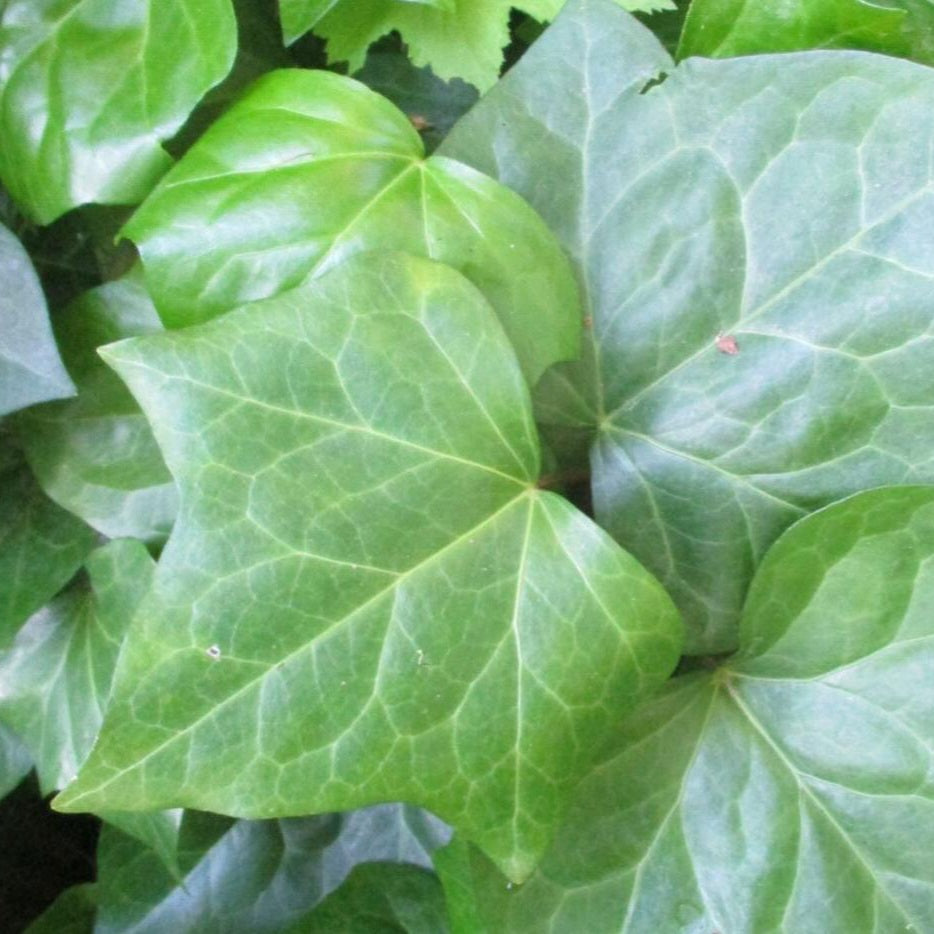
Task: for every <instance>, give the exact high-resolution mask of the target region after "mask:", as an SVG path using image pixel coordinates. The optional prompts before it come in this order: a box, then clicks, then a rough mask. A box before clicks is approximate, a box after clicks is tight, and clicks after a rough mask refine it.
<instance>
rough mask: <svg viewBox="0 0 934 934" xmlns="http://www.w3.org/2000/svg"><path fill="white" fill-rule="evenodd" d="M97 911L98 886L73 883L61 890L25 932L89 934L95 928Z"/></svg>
mask: <svg viewBox="0 0 934 934" xmlns="http://www.w3.org/2000/svg"><path fill="white" fill-rule="evenodd" d="M96 913H97V886H96V885H93V884H91V883H84V884H82V885H73V886H71V887H70V888H67V889H65V890H64V891H63V892H61V894H60V895H59V896H58V898H56V899H55V901H54V902H52V904H51V905H49V907H48V908H47V909H46V910H45V911H43V912H42V914H41V915H39V917H38V918H36V920H35V921H33V922H32V924H30V925H29V927H28V928H26V930H25V931H24V934H88V932H90V931H93V930H94V917H95V915H96Z"/></svg>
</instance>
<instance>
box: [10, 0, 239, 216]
mask: <svg viewBox="0 0 934 934" xmlns="http://www.w3.org/2000/svg"><path fill="white" fill-rule="evenodd" d="M236 40H237V33H236V22H235V20H234V14H233V9H232V8H231V5H230V0H8V2H7V3H6V4H5V6H4V7H3V8H2V9H0V135H2V137H3V148H2V150H0V178H2V179H3V184H4V185H5V186H6V188H7V189H8V190H9V192H10V194H11V195H13V197H14V198H15V199H16V201H17V202H18V203H19V205H20V206H21V207H22V208H23V209H24V210H25V211H26V212H27V213H29V214H30V215H31V216H32V217H33V218H34V219H35V220H37V221H39V223H41V224H48V223H49V222H50V221H52V220H54V219H55V218H56V217H58V216H59V215H60V214H63V213H64V212H65V211H67V210H69V209H70V208H73V207H76V206H77V205H80V204H86V203H88V202H102V203H106V204H135V203H137V202H139V201H141V200H142V199H143V198H144V197H145V196H146V195H147V194H148V192H149V191H150V190H151V189H152V186H153V185H154V184H155V182H156V181H157V180H158V178H159V176H160V175H162V174H163V173H164V172H165V170H166V169H167V168H168V167H169V166H170V165H171V160H170V159H169V156H168V155H167V153H166V152H165V151H164V150H163V149H162V146H161V143H162V142H163V141H164V140H166V139H168V138H169V137H171V136H173V135H174V133H175V132H176V131H177V130H178V129H179V127H181V125H182V123H183V122H184V121H185V119H186V118H187V117H188V114H189V113H190V112H191V111H192V110H193V109H194V107H195V105H196V104H197V103H198V100H199V99H200V98H201V97H202V95H203V94H204V93H205V92H206V91H207V90H208V89H209V88H210V87H212V86H213V85H215V84H217V83H218V82H219V81H220V80H221V79H222V78H223V77H224V75H226V74H227V72H228V71H229V70H230V67H231V65H232V63H233V60H234V54H235V52H236Z"/></svg>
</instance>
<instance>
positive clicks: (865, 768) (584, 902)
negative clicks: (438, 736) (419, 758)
mask: <svg viewBox="0 0 934 934" xmlns="http://www.w3.org/2000/svg"><path fill="white" fill-rule="evenodd" d="M932 600H934V491H932V490H931V489H930V488H921V487H903V488H888V489H880V490H873V491H870V492H867V493H862V494H858V495H856V496H854V497H852V498H850V499H848V500H845V501H843V502H841V503H838V504H836V505H833V506H830V507H828V508H827V509H825V510H822V511H820V512H818V513H816V514H814V515H812V516H810V517H808V518H807V519H804V520H803V521H801V522H800V523H798V524H797V525H795V526H794V527H793V528H792V529H791V530H789V531H788V532H787V533H786V534H785V535H784V536H783V537H782V538H781V539H780V540H779V541H778V542H777V544H776V545H775V546H774V547H773V548H772V550H771V551H770V552H769V554H768V556H767V557H766V559H765V560H764V562H763V563H762V566H761V568H760V569H759V572H758V574H757V576H756V579H755V581H754V583H753V585H752V589H751V591H750V595H749V600H748V603H747V605H746V608H745V611H744V615H743V624H742V630H741V636H742V638H741V649H740V652H739V654H738V655H737V656H736V657H735V659H733V660H731V661H730V662H728V663H727V664H726V665H725V666H724V667H723V668H721V669H720V670H718V671H715V672H713V673H712V674H706V673H705V674H695V675H689V676H685V677H680V678H676V679H674V680H673V681H672V682H670V684H669V685H668V687H667V689H666V691H665V692H664V693H663V694H661V695H660V696H659V697H658V698H657V699H653V700H652V701H650V702H649V703H648V704H646V705H645V706H644V707H643V708H641V709H640V711H638V712H637V713H636V714H635V715H633V716H632V717H631V718H630V719H629V721H628V722H627V725H626V727H625V729H624V738H625V741H626V745H625V746H624V748H623V751H622V752H621V753H619V754H618V755H617V756H616V757H615V758H612V759H610V760H609V761H607V762H605V763H604V764H602V765H601V766H600V767H599V768H597V769H596V770H595V771H594V773H593V774H592V775H591V776H590V777H588V778H587V779H586V781H585V782H584V783H582V785H581V787H580V789H579V791H578V794H577V795H576V798H575V801H576V804H575V806H574V807H573V808H572V810H571V812H570V813H569V815H568V819H567V821H566V822H565V825H564V828H563V830H562V831H561V833H560V834H559V835H558V838H557V839H556V841H555V844H554V846H553V847H552V850H551V851H550V854H549V855H548V856H547V857H546V858H545V860H544V862H543V863H542V866H541V869H540V871H539V872H538V873H536V875H535V876H534V877H533V878H532V880H530V881H529V882H528V883H527V885H526V886H524V887H523V888H521V889H519V890H515V891H512V892H510V891H507V889H506V886H505V883H504V880H503V879H502V877H501V876H498V874H497V873H496V872H495V871H494V870H493V869H492V867H490V866H489V864H488V863H485V861H484V860H483V859H482V858H481V857H479V856H478V855H476V854H473V855H471V854H467V853H465V852H464V850H463V849H462V848H461V849H460V850H458V848H457V847H455V848H453V849H452V850H450V851H448V852H446V853H445V854H444V855H443V856H441V857H440V862H441V865H442V870H443V875H442V877H443V878H445V876H446V882H447V883H450V884H452V886H453V888H452V891H454V892H456V893H458V894H457V899H456V902H455V907H456V910H457V911H459V912H460V915H461V917H465V918H469V917H470V916H471V915H470V913H469V912H470V911H473V912H479V916H480V917H481V918H483V917H487V918H492V919H495V928H496V930H502V931H519V930H521V931H528V930H545V929H550V930H567V929H570V928H573V929H580V930H587V931H593V932H595V934H600V932H604V931H605V932H610V931H613V932H618V931H626V932H635V931H675V930H678V931H680V930H698V931H705V930H718V931H722V932H724V934H734V932H740V931H767V930H789V931H803V930H814V931H829V932H838V931H839V932H850V931H866V932H879V934H882V932H887V931H902V930H906V929H907V930H915V931H927V930H931V928H932V925H934V863H932V860H931V854H930V846H929V841H930V840H931V839H932V838H934V787H932V783H931V777H930V776H931V774H932V765H934V762H932V752H931V750H932V740H934V735H932V723H934V690H932V689H931V684H930V674H929V673H930V670H931V666H932V664H934V625H932V619H931V613H930V606H931V603H932ZM488 913H489V914H488ZM474 917H476V915H474ZM455 929H458V928H457V927H455ZM478 929H480V930H485V929H492V927H490V928H486V927H480V928H478Z"/></svg>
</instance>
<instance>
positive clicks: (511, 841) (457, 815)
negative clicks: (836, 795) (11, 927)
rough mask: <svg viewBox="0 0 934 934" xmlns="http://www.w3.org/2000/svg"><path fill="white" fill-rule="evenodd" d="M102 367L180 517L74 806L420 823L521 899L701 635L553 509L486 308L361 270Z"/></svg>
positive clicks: (464, 286) (608, 545)
mask: <svg viewBox="0 0 934 934" xmlns="http://www.w3.org/2000/svg"><path fill="white" fill-rule="evenodd" d="M105 356H106V358H107V359H108V361H109V362H111V363H112V364H113V365H114V367H115V368H116V369H117V370H118V372H120V374H121V375H122V376H123V378H124V379H125V380H126V381H127V382H128V384H129V385H130V387H131V389H132V390H133V392H134V394H135V395H136V397H137V398H138V399H139V401H140V403H141V404H142V406H143V409H144V411H145V412H146V414H147V415H148V417H149V418H150V420H151V422H152V423H153V426H154V429H155V433H156V437H157V439H158V440H159V443H160V446H161V447H162V450H163V453H164V455H165V457H166V462H167V463H168V465H169V469H170V470H171V471H172V473H173V475H174V476H175V478H176V481H177V482H178V484H179V488H180V491H181V510H180V515H179V519H178V521H177V523H176V525H175V528H174V530H173V532H172V535H171V536H170V538H169V542H168V544H167V545H166V548H165V551H164V552H163V555H162V558H161V561H160V563H159V568H158V570H157V573H156V578H155V583H154V586H153V590H152V592H151V594H150V597H149V598H148V599H146V600H145V601H144V603H143V604H142V605H141V607H140V611H139V612H138V614H137V618H136V621H135V623H134V627H133V629H132V632H131V634H130V636H129V637H128V640H127V643H126V646H125V648H124V651H123V655H122V664H121V670H120V677H119V683H118V685H117V686H116V688H115V692H114V699H113V701H112V703H111V706H110V708H109V710H108V714H107V720H106V722H105V724H104V727H103V729H102V732H101V737H100V740H99V743H98V745H97V747H96V749H95V751H94V753H92V756H91V759H90V760H89V762H88V763H87V764H86V765H85V767H84V769H83V770H82V772H81V774H80V775H79V777H78V779H77V781H76V783H74V784H73V785H71V786H70V787H69V788H68V789H67V790H66V791H65V792H64V793H63V794H62V795H61V796H60V797H59V798H58V799H57V806H58V807H59V808H61V809H65V810H82V809H88V808H96V807H103V806H106V807H108V808H119V809H127V810H129V809H147V808H159V807H166V806H175V805H181V806H185V807H193V808H199V809H204V810H211V811H217V812H222V813H228V814H233V815H237V816H244V817H273V816H281V815H290V814H302V813H314V812H324V811H333V810H346V809H349V808H354V807H358V806H362V805H365V804H369V803H372V802H376V801H382V800H405V801H409V802H412V803H417V804H420V805H422V806H424V807H426V808H429V809H431V810H432V811H434V812H435V813H437V814H438V815H439V816H441V817H442V818H443V819H444V820H446V821H447V822H448V823H451V824H454V825H456V826H458V827H459V828H460V829H461V830H462V831H463V832H464V833H465V834H466V835H467V836H468V837H469V838H471V839H473V840H475V841H476V842H478V843H479V844H480V845H481V846H482V847H483V848H484V849H485V850H486V851H487V852H489V853H490V854H491V856H492V857H493V858H494V859H495V860H496V861H497V863H498V864H499V865H500V866H501V867H502V868H503V870H504V871H505V872H506V873H507V874H508V875H510V876H511V877H515V878H521V877H523V876H525V875H527V874H528V872H529V871H530V870H531V868H532V866H533V865H534V863H535V861H536V859H537V858H538V856H539V855H540V853H541V852H542V850H543V848H544V846H545V845H546V844H547V842H548V839H549V837H550V833H551V828H552V826H553V825H554V824H555V822H556V821H557V820H558V818H559V816H560V813H561V811H562V810H563V806H564V801H565V799H566V798H567V796H568V794H569V792H570V790H571V789H572V788H573V787H574V785H575V784H576V782H577V781H578V779H579V778H580V777H581V776H582V775H583V774H584V773H586V771H587V769H588V768H589V766H590V764H591V761H592V758H593V755H594V754H595V751H596V750H597V749H599V747H600V744H601V743H602V742H603V740H604V738H605V737H606V736H608V735H609V734H610V733H611V731H612V729H613V726H614V724H616V723H618V720H619V716H620V712H621V711H622V710H624V709H626V708H627V707H629V706H630V705H632V704H633V703H635V702H636V701H637V700H638V699H640V698H641V697H643V696H644V695H645V693H646V692H647V691H649V690H650V689H652V688H653V687H655V686H656V685H657V684H658V683H659V682H660V681H661V680H663V679H664V678H665V677H666V675H667V674H668V673H669V672H670V670H671V669H672V667H673V665H674V663H675V661H676V659H677V657H678V651H679V643H680V623H679V621H678V619H677V615H676V613H675V611H674V609H673V607H672V606H671V603H670V601H669V600H668V597H667V595H666V594H665V593H664V591H663V590H662V589H661V587H659V585H658V584H657V583H656V582H655V581H654V579H652V578H651V577H650V576H649V575H648V574H647V573H646V572H645V571H644V570H643V569H642V568H641V567H640V566H639V565H638V564H637V563H636V562H635V561H633V560H632V559H631V558H630V557H629V556H628V555H627V554H626V553H625V552H623V551H622V550H621V549H620V548H619V547H618V546H616V545H615V544H614V543H613V542H612V540H611V539H610V538H609V536H607V535H605V534H604V533H603V532H602V531H601V530H600V529H598V528H597V527H596V526H595V525H593V524H592V523H591V522H590V521H589V520H588V519H587V518H586V517H585V516H583V515H582V514H580V513H578V512H577V511H576V510H575V509H574V508H573V507H572V506H571V505H570V504H569V503H568V502H567V501H565V500H563V499H560V498H559V497H558V496H556V495H555V494H553V493H548V492H542V491H540V490H537V489H536V488H535V485H534V484H535V481H536V479H537V472H538V461H539V448H538V441H537V438H536V435H535V428H534V425H533V423H532V417H531V408H530V402H529V398H528V391H527V389H526V387H525V384H524V382H523V380H522V377H521V373H520V372H519V369H518V366H517V364H516V361H515V357H514V355H513V353H512V350H511V348H510V347H509V344H508V341H507V340H506V337H505V335H504V333H503V331H502V328H501V327H500V325H499V323H498V321H497V320H496V317H495V316H494V314H493V312H492V310H491V309H490V307H489V305H487V303H486V302H485V301H484V300H483V298H482V296H481V295H480V293H479V292H477V290H476V289H475V288H474V287H473V286H472V285H471V284H470V283H469V282H467V280H465V279H464V278H463V277H462V276H460V275H459V274H458V273H457V272H455V271H454V270H452V269H449V268H448V267H445V266H442V265H440V264H437V263H432V262H430V261H427V260H423V259H419V258H415V257H408V256H403V255H400V254H388V255H386V254H382V255H380V254H366V255H360V256H356V257H354V258H352V259H350V260H348V261H347V262H346V263H344V264H343V265H341V266H340V267H338V268H337V269H335V270H333V271H332V272H331V273H329V274H328V275H327V276H326V277H322V279H320V280H316V281H314V282H312V283H310V284H309V285H307V286H305V287H304V288H302V289H297V290H295V291H293V292H290V293H287V294H286V295H283V296H281V297H278V298H276V299H270V300H269V301H267V302H266V303H264V304H262V305H259V304H254V305H252V306H248V307H246V308H243V309H241V310H239V311H237V312H235V313H231V314H229V315H226V316H224V318H222V319H219V320H217V321H215V322H211V323H210V324H208V325H205V326H203V327H201V328H197V329H194V328H192V329H187V330H185V331H176V332H167V333H166V334H164V335H157V336H153V337H146V338H137V339H134V340H131V341H127V342H123V343H121V344H116V345H113V346H111V347H110V348H109V349H108V350H107V351H106V353H105ZM186 686H190V689H187V688H186Z"/></svg>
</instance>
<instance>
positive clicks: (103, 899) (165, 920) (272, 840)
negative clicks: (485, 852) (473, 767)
mask: <svg viewBox="0 0 934 934" xmlns="http://www.w3.org/2000/svg"><path fill="white" fill-rule="evenodd" d="M435 825H437V826H435ZM445 838H446V835H445V834H444V833H443V826H442V825H440V822H438V821H436V820H435V819H434V818H432V817H431V816H430V815H426V814H423V813H421V812H418V811H417V809H414V808H406V807H403V806H402V805H381V806H379V807H374V808H368V809H366V810H364V811H357V812H354V813H352V814H347V815H328V816H326V817H317V818H304V819H292V820H280V821H236V822H234V823H232V824H230V823H229V822H228V823H227V824H225V823H219V819H218V818H216V817H215V816H213V815H205V814H197V813H192V812H188V813H186V815H185V820H184V823H183V825H182V832H181V837H180V843H179V849H180V861H181V864H182V867H183V871H184V877H183V878H182V879H177V878H174V877H173V876H172V875H170V874H169V873H167V872H166V870H165V869H164V867H162V866H160V865H159V864H158V862H156V861H155V859H154V858H153V856H152V854H151V853H150V852H149V851H147V850H146V849H144V848H142V847H140V846H139V844H138V843H136V842H135V841H134V840H132V839H130V838H129V837H126V836H124V835H123V834H121V833H119V832H118V831H115V830H113V829H112V828H110V827H105V828H104V830H103V833H102V835H101V843H100V847H99V850H98V861H99V866H100V889H101V896H100V914H99V918H98V927H97V932H98V934H110V932H112V934H123V932H125V931H128V930H132V931H134V932H137V934H143V932H151V934H161V932H163V931H167V930H179V931H186V932H187V931H197V932H198V934H209V932H217V934H227V932H229V931H232V930H236V931H241V930H242V931H250V932H261V931H270V932H275V934H278V932H280V931H283V930H284V929H285V928H286V927H287V926H288V925H289V924H290V923H291V922H292V921H294V920H295V919H297V918H300V917H302V916H303V915H305V914H306V913H307V912H308V910H309V909H310V908H312V907H313V906H314V905H316V904H317V903H318V902H320V901H321V899H323V898H324V897H325V896H326V895H327V894H328V893H330V892H331V891H332V890H334V889H335V888H337V887H338V886H339V885H340V884H341V883H342V882H343V880H344V879H345V877H346V876H347V875H348V873H350V872H351V870H352V869H353V867H354V866H356V865H357V864H358V863H360V862H365V861H370V860H393V861H395V862H397V863H406V864H414V865H416V866H430V862H431V855H430V854H431V851H432V850H433V849H434V848H435V847H436V846H438V845H439V844H440V843H441V842H443V840H444V839H445Z"/></svg>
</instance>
